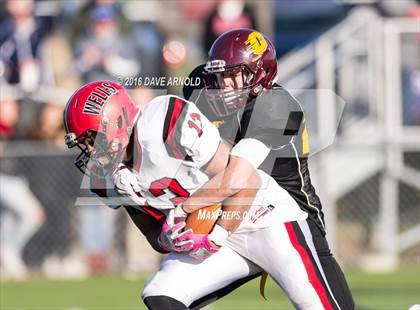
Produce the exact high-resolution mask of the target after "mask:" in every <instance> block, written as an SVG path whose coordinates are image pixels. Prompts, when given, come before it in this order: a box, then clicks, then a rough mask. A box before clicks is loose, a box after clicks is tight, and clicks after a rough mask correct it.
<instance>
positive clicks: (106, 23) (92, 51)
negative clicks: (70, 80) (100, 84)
mask: <svg viewBox="0 0 420 310" xmlns="http://www.w3.org/2000/svg"><path fill="white" fill-rule="evenodd" d="M116 18H117V12H116V9H115V7H114V6H112V5H105V6H96V7H94V8H93V10H92V12H91V15H90V20H91V22H92V24H91V27H90V33H89V34H88V35H87V36H86V37H85V38H83V39H82V40H81V41H80V42H79V43H78V47H77V49H76V53H77V60H76V68H77V70H78V71H79V72H80V73H81V74H82V76H83V79H84V81H86V82H90V81H95V80H113V81H115V80H116V79H117V78H118V77H127V76H128V77H130V76H136V75H137V74H138V73H139V72H140V62H139V61H138V59H137V58H136V49H135V47H134V45H133V44H132V41H131V40H129V38H127V37H125V36H123V35H122V34H121V33H120V30H119V28H118V26H117V22H116Z"/></svg>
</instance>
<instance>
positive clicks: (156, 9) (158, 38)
mask: <svg viewBox="0 0 420 310" xmlns="http://www.w3.org/2000/svg"><path fill="white" fill-rule="evenodd" d="M162 9H163V6H162V3H160V2H158V1H124V2H122V3H121V12H122V16H124V19H122V20H123V21H124V20H126V21H127V22H129V23H130V25H131V28H132V29H131V30H132V32H131V37H132V40H133V41H134V44H135V46H136V49H137V51H138V53H137V57H138V59H139V60H140V63H141V72H140V75H141V76H142V77H146V76H149V77H150V76H161V75H162V74H163V66H162V53H161V49H162V44H163V43H162V42H163V34H162V31H161V30H160V29H159V28H158V26H157V24H156V22H157V20H158V19H159V17H161V16H160V12H161V11H162Z"/></svg>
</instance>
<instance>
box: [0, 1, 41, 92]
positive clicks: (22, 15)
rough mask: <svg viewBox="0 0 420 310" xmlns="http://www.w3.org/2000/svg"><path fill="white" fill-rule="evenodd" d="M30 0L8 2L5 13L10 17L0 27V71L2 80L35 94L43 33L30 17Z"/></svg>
mask: <svg viewBox="0 0 420 310" xmlns="http://www.w3.org/2000/svg"><path fill="white" fill-rule="evenodd" d="M33 9H34V2H33V1H32V0H20V1H14V0H7V1H6V11H7V13H8V14H9V15H10V16H9V18H7V19H5V20H4V21H3V22H2V23H1V25H0V55H1V56H0V57H1V58H0V59H1V63H0V67H1V70H0V71H2V73H3V75H4V77H5V79H6V80H7V81H8V82H9V83H11V84H20V87H21V88H22V90H24V91H26V92H31V91H34V90H36V88H37V86H38V84H39V82H40V80H41V79H42V72H41V65H42V64H41V62H42V60H41V57H40V55H39V52H40V48H41V45H42V43H43V40H44V37H45V30H44V29H42V27H41V26H40V25H39V24H38V23H37V21H36V20H35V18H34V16H33Z"/></svg>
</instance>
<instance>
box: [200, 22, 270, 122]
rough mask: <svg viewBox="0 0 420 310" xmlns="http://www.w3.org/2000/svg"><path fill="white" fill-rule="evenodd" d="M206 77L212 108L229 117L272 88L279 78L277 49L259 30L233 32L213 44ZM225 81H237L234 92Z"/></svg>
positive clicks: (208, 98)
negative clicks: (277, 77)
mask: <svg viewBox="0 0 420 310" xmlns="http://www.w3.org/2000/svg"><path fill="white" fill-rule="evenodd" d="M203 74H204V81H205V84H206V96H207V100H208V101H209V103H210V106H211V107H212V109H213V111H214V112H215V113H216V114H217V115H218V116H227V115H230V114H232V113H234V112H236V111H238V110H239V109H240V108H241V107H243V106H244V105H245V104H246V103H247V102H249V101H250V99H252V98H255V97H257V96H259V95H260V94H261V93H262V91H263V90H264V89H267V88H269V87H270V86H271V85H272V83H273V80H274V78H275V77H276V75H277V58H276V50H275V48H274V46H273V44H272V43H271V41H270V40H269V39H268V38H267V37H265V36H263V35H262V34H261V33H259V32H258V31H255V30H252V29H235V30H231V31H228V32H225V33H223V34H222V35H221V36H220V37H218V38H217V39H216V41H215V42H214V43H213V45H212V47H211V49H210V52H209V61H208V62H207V64H206V66H205V67H204V73H203ZM238 77H239V78H240V79H241V84H242V85H239V83H238V82H239V81H238ZM226 78H230V79H231V80H232V81H234V87H233V89H224V88H225V86H224V83H225V82H224V80H225V79H226Z"/></svg>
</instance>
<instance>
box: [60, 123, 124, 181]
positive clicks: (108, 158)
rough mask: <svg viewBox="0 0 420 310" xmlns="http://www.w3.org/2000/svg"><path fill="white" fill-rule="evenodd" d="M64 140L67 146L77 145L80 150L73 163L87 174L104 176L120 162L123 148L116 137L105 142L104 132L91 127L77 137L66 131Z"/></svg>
mask: <svg viewBox="0 0 420 310" xmlns="http://www.w3.org/2000/svg"><path fill="white" fill-rule="evenodd" d="M65 142H66V145H67V146H68V148H72V147H75V146H77V147H78V148H79V149H80V150H81V152H80V154H79V155H78V156H77V157H76V159H75V161H74V164H75V166H76V167H77V169H79V170H80V171H81V172H82V173H84V174H86V175H88V176H90V175H91V174H94V175H96V176H105V175H107V174H108V173H109V172H111V171H114V169H115V167H116V166H117V165H118V164H119V163H120V162H121V160H122V157H123V154H124V152H123V151H124V150H125V147H123V146H122V144H121V143H119V141H118V139H114V140H113V141H111V142H109V143H107V140H106V135H105V133H104V132H98V131H95V130H91V129H89V130H87V131H85V132H84V133H83V134H81V135H80V136H79V137H77V138H76V137H75V135H74V133H68V134H66V136H65Z"/></svg>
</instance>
